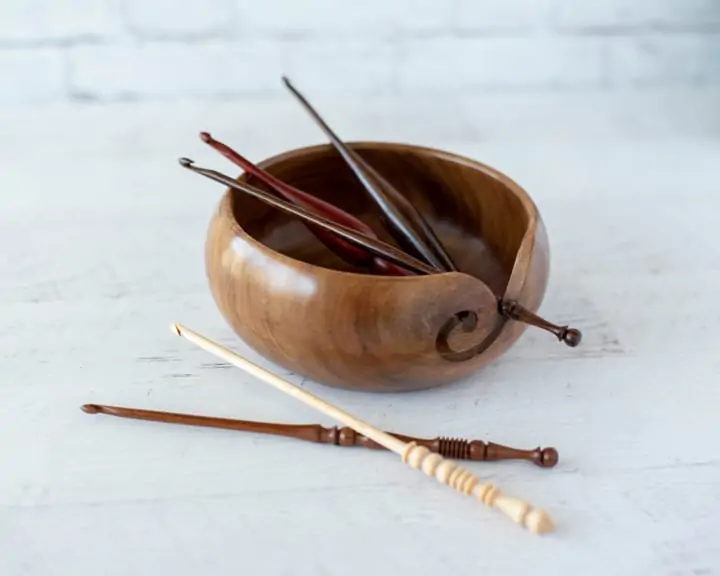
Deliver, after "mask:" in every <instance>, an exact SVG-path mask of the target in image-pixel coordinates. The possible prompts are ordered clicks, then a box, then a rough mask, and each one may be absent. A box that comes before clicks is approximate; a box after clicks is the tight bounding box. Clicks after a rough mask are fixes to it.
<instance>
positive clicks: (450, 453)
mask: <svg viewBox="0 0 720 576" xmlns="http://www.w3.org/2000/svg"><path fill="white" fill-rule="evenodd" d="M81 408H82V410H83V411H84V412H87V413H88V414H109V415H111V416H119V417H121V418H133V419H136V420H150V421H153V422H164V423H167V424H186V425H189V426H205V427H209V428H225V429H228V430H239V431H243V432H258V433H261V434H274V435H276V436H288V437H290V438H296V439H298V440H305V441H307V442H316V443H318V444H334V445H335V446H362V447H363V448H371V449H374V450H385V448H384V447H383V446H381V445H380V444H377V443H376V442H374V441H372V440H370V439H369V438H367V437H366V436H363V435H362V434H359V433H357V432H356V431H355V430H353V429H352V428H350V427H348V426H344V427H342V428H338V427H337V426H333V427H331V428H326V427H324V426H320V425H319V424H276V423H272V422H253V421H249V420H232V419H229V418H212V417H209V416H198V415H195V414H177V413H173V412H159V411H156V410H140V409H137V408H123V407H120V406H106V405H103V404H84V405H83V406H82V407H81ZM389 434H392V435H393V436H395V437H396V438H399V439H400V440H402V441H404V442H416V443H417V444H419V445H421V446H425V447H426V448H428V449H430V450H432V451H433V452H437V453H438V454H440V455H441V456H444V457H445V458H454V459H456V460H474V461H488V462H489V461H497V460H528V461H530V462H532V463H533V464H535V465H537V466H540V467H541V468H552V467H553V466H555V464H557V462H558V453H557V450H555V448H540V447H537V448H535V449H534V450H519V449H517V448H511V447H509V446H503V445H501V444H494V443H493V442H483V441H481V440H463V439H461V438H433V439H426V438H414V437H412V436H404V435H402V434H395V433H394V432H389Z"/></svg>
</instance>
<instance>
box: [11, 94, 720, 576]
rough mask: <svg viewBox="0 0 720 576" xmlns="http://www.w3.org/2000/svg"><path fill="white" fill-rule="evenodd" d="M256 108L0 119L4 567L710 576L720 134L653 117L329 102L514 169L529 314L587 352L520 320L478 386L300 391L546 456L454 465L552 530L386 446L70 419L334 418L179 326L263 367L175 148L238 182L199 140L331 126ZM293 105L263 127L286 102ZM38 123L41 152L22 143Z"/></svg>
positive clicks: (350, 134) (362, 127) (396, 420)
mask: <svg viewBox="0 0 720 576" xmlns="http://www.w3.org/2000/svg"><path fill="white" fill-rule="evenodd" d="M258 106H259V105H258ZM418 107H419V108H421V107H422V105H418ZM260 108H261V109H262V111H263V112H262V114H259V113H258V114H256V115H255V117H254V116H253V112H252V108H250V109H249V110H248V106H246V107H245V108H241V109H240V108H238V109H233V108H232V107H225V108H222V109H221V111H222V114H221V113H220V112H219V111H218V110H207V109H201V108H198V109H191V108H189V107H188V108H180V110H181V111H183V112H184V113H185V114H184V115H182V116H171V115H170V113H169V112H168V111H164V110H157V109H155V110H152V109H150V110H146V109H144V108H143V109H139V111H137V110H136V111H133V112H128V111H126V110H125V109H124V108H122V107H119V108H117V109H116V110H110V111H103V112H100V111H94V112H93V111H90V112H87V111H86V112H84V113H75V114H72V113H70V112H68V114H69V115H65V114H64V112H63V111H60V112H56V113H48V114H46V115H40V114H38V115H36V116H35V117H33V116H26V117H22V118H15V119H13V118H6V119H3V123H4V126H3V130H2V133H3V135H0V152H1V154H0V245H1V246H2V250H1V251H0V574H1V575H2V576H16V575H20V574H23V575H24V574H27V575H33V576H50V575H55V574H58V575H66V574H73V575H76V576H79V575H85V574H97V573H103V574H106V575H107V576H114V575H118V576H120V575H122V576H126V575H128V574H133V575H151V574H152V575H157V574H176V575H191V574H229V573H238V574H239V573H242V574H266V573H267V574H283V575H284V574H292V575H312V576H317V575H320V574H349V575H365V574H458V575H459V574H463V575H465V574H468V575H469V574H473V575H474V574H479V573H481V572H486V573H488V574H507V575H512V574H518V575H519V574H548V575H554V574H583V575H595V574H597V575H604V576H605V575H608V574H648V575H649V574H652V575H668V576H679V575H686V574H687V575H692V576H705V575H711V574H718V572H720V548H719V547H718V543H717V542H718V540H717V538H718V534H720V519H719V518H720V516H719V515H718V511H719V510H720V447H718V445H719V443H720V425H719V424H718V418H717V409H718V405H720V386H719V383H720V378H719V376H720V352H719V350H720V336H719V335H718V334H719V332H718V329H719V328H720V312H718V308H717V300H718V294H720V233H719V232H718V230H719V229H720V226H719V225H720V216H718V212H719V211H720V196H719V195H718V182H720V143H719V141H718V140H716V139H713V138H711V137H702V135H700V136H698V135H697V134H695V135H692V134H691V135H688V134H683V133H679V132H678V133H677V134H674V133H672V132H667V131H665V132H664V131H663V130H664V128H661V129H659V130H658V133H656V134H652V133H651V132H648V133H646V134H645V135H644V137H642V138H637V137H636V138H634V139H629V138H627V137H624V138H622V139H617V138H610V137H609V136H608V135H607V134H604V135H603V136H602V138H600V139H596V138H595V136H597V131H598V130H596V133H595V136H593V137H586V138H584V139H581V140H577V139H567V138H564V139H561V138H556V137H555V136H557V134H558V133H560V132H563V131H564V133H565V134H570V133H572V130H573V127H572V125H565V126H557V130H556V131H554V132H553V131H548V132H547V133H546V134H547V136H548V139H546V140H540V139H537V138H534V139H531V140H523V139H522V138H519V137H518V138H516V137H514V136H515V135H514V134H510V135H509V137H504V138H503V137H502V135H500V137H498V138H496V139H492V140H487V141H484V140H482V138H481V137H479V134H478V132H481V131H482V128H481V127H478V126H479V122H478V123H476V124H475V125H474V127H473V125H472V123H471V122H461V121H460V120H458V118H459V116H458V115H456V114H458V113H457V111H456V110H452V111H450V110H448V111H446V112H445V116H444V117H443V118H444V119H445V120H448V121H450V124H449V125H448V126H449V127H448V126H441V125H440V124H439V123H436V124H433V123H432V122H429V124H428V123H426V124H423V123H422V122H421V121H420V117H419V115H416V117H415V118H413V117H412V116H411V113H410V112H406V114H405V116H402V117H391V116H390V114H391V113H392V112H396V111H398V110H399V108H398V109H395V108H387V109H384V110H385V113H386V116H383V115H382V114H378V115H376V116H375V117H374V121H373V122H367V121H366V120H367V118H359V119H356V122H355V123H354V124H353V121H352V118H350V117H343V118H341V119H340V120H336V119H335V118H337V117H336V116H333V115H332V114H329V120H331V122H332V123H334V124H335V126H336V127H338V128H342V129H341V130H340V132H341V134H342V135H343V136H345V137H346V138H348V139H350V138H354V137H355V136H358V137H373V135H375V134H379V135H380V136H379V137H380V138H383V139H387V138H392V137H393V135H396V138H397V139H398V140H410V141H413V142H419V143H426V144H431V145H435V146H439V147H443V148H447V149H450V150H453V151H457V152H461V153H465V154H468V155H470V156H472V157H474V158H477V159H480V160H483V161H486V162H488V163H490V164H493V165H495V166H496V167H498V168H500V169H501V170H504V171H506V172H507V173H508V174H510V175H511V176H512V177H514V178H515V179H516V180H517V181H518V182H520V183H521V184H522V185H524V186H525V187H526V188H527V189H528V190H529V191H530V193H531V194H532V195H533V197H534V198H535V199H536V200H537V203H538V206H539V208H540V210H541V213H542V215H543V217H544V218H545V220H546V223H547V226H548V230H549V234H550V240H551V243H552V244H551V247H552V276H551V282H550V286H549V289H548V295H547V299H546V301H545V303H544V305H543V307H542V313H543V314H544V315H546V316H547V317H549V318H552V319H555V320H557V321H560V322H563V321H568V322H570V323H572V324H573V325H577V326H578V327H580V328H581V329H582V330H583V331H584V333H585V342H584V344H583V346H582V347H581V348H579V349H577V350H570V349H567V348H565V347H563V346H561V345H559V344H558V343H556V342H555V341H553V340H552V338H550V337H548V336H546V335H545V334H544V333H540V332H537V331H532V330H531V331H529V332H528V333H527V335H526V336H525V337H524V338H523V339H522V340H521V341H520V342H519V343H518V344H517V345H516V346H515V347H514V348H513V349H512V350H511V351H510V352H509V353H508V354H507V355H506V356H505V357H503V358H502V359H501V360H499V361H498V362H496V363H495V364H494V365H492V366H491V367H489V368H488V369H487V370H485V371H484V372H482V373H480V374H478V375H477V377H476V378H473V379H471V380H469V381H466V382H461V383H458V384H457V385H454V386H450V387H447V388H443V389H438V390H435V391H430V392H425V393H417V394H407V395H380V396H378V395H370V394H359V393H351V392H343V391H337V390H330V389H325V388H322V387H319V386H317V385H315V384H313V383H311V382H307V383H305V385H306V386H307V387H308V388H310V389H311V390H313V391H314V392H317V393H318V394H322V395H323V396H324V397H325V398H327V399H328V400H330V401H332V402H335V403H337V404H338V405H340V406H342V407H344V408H346V409H348V410H349V411H351V412H353V413H355V414H357V415H358V416H359V417H361V418H365V419H367V420H368V421H370V422H372V423H374V424H376V425H378V426H381V427H384V428H387V429H391V430H396V431H402V432H406V433H409V434H417V435H428V436H432V435H437V434H446V435H457V436H461V435H464V436H472V437H479V438H482V439H486V440H493V441H496V442H501V443H507V444H513V445H518V446H524V447H528V448H530V447H534V446H535V445H538V444H541V445H554V446H556V447H557V448H558V450H559V452H560V463H559V465H558V466H557V467H556V468H555V469H553V470H541V469H538V468H535V467H533V466H532V465H530V464H527V463H520V462H508V463H497V464H482V463H477V464H471V467H472V469H473V470H474V471H475V472H476V473H477V474H478V475H479V476H481V477H484V478H489V479H491V480H492V481H493V482H495V483H497V485H498V486H500V487H501V488H502V489H504V490H507V491H508V492H510V493H514V494H517V495H518V496H520V497H522V498H526V499H528V500H529V501H531V502H533V503H534V504H536V505H540V506H543V507H545V508H546V509H547V510H548V511H549V512H550V513H551V514H552V516H553V518H554V519H555V521H556V522H557V526H558V531H557V532H556V533H555V534H553V535H551V536H549V537H543V538H540V537H537V536H533V535H531V534H528V533H526V532H524V531H522V530H521V529H519V528H518V527H517V526H516V525H514V524H513V523H512V522H510V521H508V520H507V519H506V518H504V517H503V516H502V515H501V514H499V513H495V512H493V511H490V510H488V509H486V508H484V507H483V506H481V505H473V504H472V502H471V501H469V500H468V499H466V498H464V497H461V496H459V495H456V494H454V493H452V491H450V490H448V488H447V487H444V486H441V485H439V484H437V483H435V482H433V481H431V480H429V479H427V478H426V477H424V476H423V475H422V474H419V473H417V472H415V471H412V470H410V469H408V468H407V467H406V466H403V465H402V464H401V463H400V462H399V461H398V460H397V458H396V457H395V456H394V455H392V454H389V453H378V452H372V451H364V450H362V449H356V450H352V449H333V448H330V447H324V446H315V445H312V444H306V443H301V442H297V441H293V440H289V439H287V440H286V439H280V438H275V437H270V436H260V435H252V434H242V433H235V432H230V431H220V430H210V429H193V428H189V427H181V426H170V425H162V424H154V423H146V422H139V421H130V420H121V419H114V418H110V417H103V416H94V417H93V416H88V415H86V414H84V413H82V412H81V411H80V409H79V407H80V405H81V404H83V403H85V402H104V403H111V404H121V405H127V406H135V407H145V408H151V409H160V410H174V411H188V412H198V413H202V414H208V415H218V416H228V417H237V418H248V419H267V420H278V421H283V420H284V421H292V422H322V423H324V424H329V425H331V424H333V422H330V421H328V420H326V419H324V418H323V417H321V416H318V414H316V413H314V412H312V411H310V409H309V408H306V407H304V406H303V405H301V404H299V403H298V402H296V401H294V400H293V399H291V398H286V397H284V396H282V395H281V394H280V393H279V392H277V391H275V390H273V389H271V388H269V387H267V386H266V385H263V384H261V383H259V382H255V381H253V380H251V379H249V378H248V377H245V376H244V374H242V373H241V372H240V371H238V370H235V369H232V368H227V367H225V366H222V365H220V364H218V363H217V362H216V361H215V359H214V358H213V357H210V356H209V355H207V354H206V353H204V352H203V351H201V350H199V349H197V348H195V347H194V346H192V345H190V344H189V343H188V342H186V341H184V340H183V339H180V338H178V337H177V336H174V335H172V334H171V333H170V331H169V329H168V325H169V324H170V323H171V322H173V321H180V322H183V323H184V324H186V325H187V326H189V327H191V328H193V329H195V330H198V331H200V332H202V333H205V334H207V335H208V336H209V337H211V338H214V339H218V340H219V341H220V342H222V343H224V344H225V345H228V346H232V347H233V348H234V349H236V350H238V351H240V352H241V353H245V354H247V355H248V356H250V357H251V358H254V359H256V360H261V359H258V357H257V356H256V355H254V354H252V352H250V351H248V350H247V348H246V347H244V346H243V345H242V344H241V343H239V342H238V341H237V340H236V338H235V337H234V336H233V334H232V333H231V331H230V330H229V328H228V327H227V326H226V325H225V323H224V322H223V320H222V318H221V317H220V316H219V314H218V312H217V310H216V308H215V306H214V305H213V303H212V300H211V297H210V295H209V292H208V290H207V287H206V282H205V278H204V272H203V262H202V245H203V241H204V233H205V227H206V224H207V220H208V217H209V215H210V213H211V211H212V210H213V208H214V206H215V202H216V201H217V198H218V195H219V193H220V190H219V189H218V188H217V187H215V186H214V185H213V184H211V183H209V182H206V181H204V180H203V179H201V178H200V177H196V176H194V175H192V174H189V173H187V172H185V171H183V170H182V169H180V168H179V167H178V166H177V163H176V158H177V157H178V156H182V155H187V156H191V157H194V158H195V159H197V160H198V162H200V161H202V162H203V163H205V164H208V165H212V166H215V167H219V168H221V169H223V170H226V171H229V172H232V171H233V170H232V167H230V166H229V164H227V163H225V162H224V161H223V160H221V159H219V158H218V157H217V156H214V155H213V154H211V153H209V152H208V150H207V149H206V148H205V147H204V146H203V145H201V143H200V142H199V140H198V139H197V136H196V134H197V131H199V130H201V129H210V130H213V131H215V132H216V135H217V136H218V137H221V138H223V139H225V140H227V141H229V142H231V143H232V144H233V145H235V146H237V147H238V148H239V149H240V150H242V151H243V152H244V153H246V154H247V155H248V156H250V157H251V158H254V159H260V158H262V157H263V156H265V155H267V154H271V153H274V152H277V151H280V150H283V149H285V148H288V147H291V146H295V145H298V144H306V143H314V142H318V141H322V140H323V139H322V136H321V135H320V134H319V133H318V132H317V131H316V130H315V129H313V127H312V125H311V124H310V123H309V121H308V120H307V118H305V117H304V116H302V115H301V114H300V113H299V112H297V110H295V112H297V114H296V116H295V118H296V119H295V123H294V124H292V123H291V124H290V125H289V126H286V125H283V126H280V125H277V124H276V125H275V127H274V128H273V130H261V129H260V124H259V122H260V120H261V119H263V118H265V119H267V118H272V117H273V115H272V114H270V112H271V111H272V110H271V108H269V107H266V106H260ZM283 110H284V112H282V113H280V112H278V113H277V115H275V116H274V117H275V118H277V117H278V115H281V116H282V114H284V116H282V117H283V118H284V119H285V118H286V117H288V118H289V117H291V116H292V114H291V113H288V114H285V112H286V111H287V110H286V109H283ZM471 110H472V108H471V107H466V108H465V109H464V111H462V112H460V113H459V114H465V120H467V119H468V118H469V117H472V114H470V112H469V111H471ZM576 110H579V108H576ZM177 111H178V110H175V112H177ZM588 116H590V115H588ZM383 119H384V120H385V121H388V122H385V121H381V120H383ZM588 119H589V118H588ZM361 120H363V122H361ZM415 120H417V122H416V121H415ZM453 120H457V122H455V124H452V121H453ZM484 120H488V118H487V117H485V118H484ZM650 120H651V119H648V118H644V119H642V118H638V123H637V125H640V124H642V123H643V122H644V123H645V125H646V126H650V125H651V122H650ZM392 121H397V122H396V124H394V125H393V124H392ZM662 121H665V124H664V127H667V118H662V117H659V116H658V122H662ZM75 122H79V124H77V125H76V128H75V132H73V130H72V127H73V125H74V123H75ZM589 122H592V119H589ZM227 126H229V127H227ZM393 126H395V127H397V131H396V132H394V131H393ZM636 127H637V126H636ZM595 128H596V129H600V125H599V124H598V125H596V126H595ZM616 128H617V129H618V132H619V133H624V134H626V133H627V130H628V126H627V125H618V126H616ZM157 129H161V132H159V133H158V132H156V133H152V131H153V130H157ZM571 135H572V134H571ZM575 135H577V134H575ZM32 136H35V137H42V138H44V142H42V143H41V144H40V151H44V152H47V153H49V152H51V151H52V152H53V153H54V154H55V155H54V157H42V158H40V157H37V158H31V156H30V152H31V149H30V148H29V145H30V141H29V138H30V137H32ZM81 162H84V163H86V167H87V173H82V172H81ZM101 179H102V180H103V182H100V180H101ZM261 361H262V360H261ZM266 365H268V364H266ZM271 367H272V366H271ZM289 377H290V378H291V379H293V380H294V381H298V380H299V379H298V378H297V376H293V375H290V376H289ZM291 467H292V470H293V472H290V470H291Z"/></svg>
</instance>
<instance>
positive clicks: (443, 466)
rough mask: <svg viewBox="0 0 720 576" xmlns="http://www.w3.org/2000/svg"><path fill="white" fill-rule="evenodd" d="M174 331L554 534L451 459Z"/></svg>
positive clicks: (544, 519) (539, 514) (543, 519)
mask: <svg viewBox="0 0 720 576" xmlns="http://www.w3.org/2000/svg"><path fill="white" fill-rule="evenodd" d="M172 330H173V332H175V333H177V334H178V335H179V336H183V337H184V338H186V339H188V340H190V341H191V342H193V343H194V344H196V345H197V346H199V347H200V348H202V349H204V350H206V351H207V352H210V353H211V354H214V355H215V356H218V357H219V358H222V359H223V360H225V361H226V362H229V363H230V364H233V365H234V366H236V367H238V368H240V369H241V370H244V371H245V372H247V373H249V374H251V375H253V376H255V377H256V378H258V379H260V380H262V381H263V382H265V383H266V384H270V385H271V386H273V387H275V388H277V389H278V390H281V391H282V392H285V393H286V394H288V395H290V396H293V397H294V398H296V399H298V400H300V401H301V402H304V403H305V404H307V405H308V406H311V407H313V408H315V409H316V410H318V411H320V412H322V413H323V414H325V415H327V416H330V417H331V418H334V419H336V420H338V421H339V422H342V423H343V424H345V425H346V426H349V427H350V428H352V429H354V430H355V431H357V432H359V433H360V434H364V435H365V436H367V437H368V438H370V439H372V440H374V441H375V442H377V443H378V444H381V445H382V446H384V447H385V448H387V449H388V450H391V451H392V452H395V453H397V454H399V455H400V456H401V458H402V461H403V462H404V463H406V464H408V465H409V466H410V467H412V468H415V469H420V470H422V471H423V472H424V473H425V474H427V475H428V476H434V477H435V478H436V479H437V480H438V482H441V483H443V484H447V485H448V486H451V487H452V488H454V489H455V490H457V491H458V492H462V493H463V494H466V495H468V496H470V495H472V496H474V497H475V498H477V499H478V500H480V501H481V502H482V503H483V504H485V505H486V506H489V507H492V508H497V509H498V510H500V511H501V512H503V513H504V514H505V515H507V516H508V517H509V518H510V519H511V520H513V522H516V523H517V524H520V525H521V526H523V527H525V528H527V529H528V530H530V531H531V532H534V533H536V534H539V533H545V532H551V531H553V530H554V529H555V527H554V525H553V522H552V520H551V519H550V517H549V516H548V515H547V514H546V513H545V512H544V511H543V510H540V509H537V508H533V507H532V506H531V505H530V504H528V503H527V502H523V501H522V500H519V499H517V498H513V497H510V496H506V495H505V494H503V493H502V492H501V491H500V490H499V489H498V488H496V487H495V486H493V485H492V484H490V483H489V482H485V483H482V482H480V480H479V479H478V478H476V477H475V476H474V475H473V474H472V473H470V472H469V471H467V470H465V469H464V468H462V467H461V466H458V465H457V464H456V463H455V462H454V461H452V460H447V459H445V458H443V457H442V456H440V455H439V454H436V453H435V452H431V451H430V450H429V449H428V448H425V447H424V446H419V445H418V444H416V443H415V442H403V441H402V440H399V439H398V438H395V437H394V436H391V435H390V434H388V433H387V432H384V431H382V430H379V429H378V428H375V427H374V426H371V425H370V424H367V423H365V422H362V421H361V420H358V419H357V418H355V417H354V416H352V415H350V414H348V413H347V412H345V411H343V410H341V409H340V408H337V407H335V406H333V405H332V404H328V403H327V402H325V401H324V400H322V399H320V398H318V397H317V396H315V395H314V394H311V393H310V392H307V391H305V390H303V389H302V388H299V387H297V386H295V385H294V384H291V383H290V382H288V381H287V380H284V379H282V378H280V377H279V376H276V375H275V374H272V373H271V372H268V371H267V370H265V369H264V368H261V367H260V366H258V365H257V364H254V363H253V362H250V361H249V360H246V359H244V358H242V357H241V356H239V355H237V354H235V353H234V352H231V351H230V350H228V349H226V348H223V347H222V346H220V345H219V344H217V343H215V342H212V341H211V340H208V339H207V338H205V337H204V336H201V335H200V334H198V333H196V332H193V331H192V330H190V329H188V328H185V327H184V326H182V325H180V324H173V326H172Z"/></svg>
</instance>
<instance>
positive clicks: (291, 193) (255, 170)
mask: <svg viewBox="0 0 720 576" xmlns="http://www.w3.org/2000/svg"><path fill="white" fill-rule="evenodd" d="M200 139H201V140H202V141H203V142H205V143H206V144H208V145H209V146H210V147H211V148H213V149H214V150H216V151H218V152H220V154H222V155H223V156H225V157H226V158H227V159H228V160H230V161H231V162H232V163H233V164H236V165H237V166H239V167H240V168H242V169H243V170H245V172H247V173H248V174H250V175H252V176H254V177H255V178H257V179H258V180H260V182H262V183H263V184H265V185H267V186H269V187H270V188H271V189H272V190H274V191H275V192H277V193H278V194H280V195H281V196H282V197H283V198H285V199H286V200H288V201H290V202H292V203H293V204H295V205H298V206H301V207H303V208H305V209H307V210H309V211H311V212H314V213H315V214H318V215H319V216H323V217H325V218H327V219H328V220H330V221H332V222H334V223H336V224H340V225H342V226H347V227H348V228H351V229H353V230H356V231H357V232H360V233H362V234H364V235H366V236H370V237H371V238H377V235H376V234H375V232H374V231H373V230H372V228H370V226H368V225H367V224H365V223H364V222H363V221H361V220H359V219H358V218H355V216H352V215H351V214H348V213H347V212H345V211H344V210H341V209H340V208H338V207H337V206H333V205H332V204H329V203H328V202H325V201H324V200H321V199H320V198H317V197H315V196H312V195H311V194H307V193H305V192H303V191H302V190H298V189H297V188H295V187H293V186H290V185H289V184H287V183H285V182H283V181H282V180H280V179H278V178H276V177H275V176H273V175H272V174H270V173H269V172H266V171H265V170H263V169H261V168H259V167H258V166H256V165H255V164H253V163H252V162H250V160H248V159H247V158H245V157H244V156H242V155H241V154H239V153H238V152H236V151H235V150H233V149H232V148H230V146H228V145H227V144H224V143H222V142H220V141H218V140H215V139H214V138H213V137H212V136H211V135H210V134H209V133H208V132H200ZM306 226H307V227H308V228H309V229H310V230H311V231H312V232H313V234H315V236H316V237H317V238H318V240H320V241H321V242H322V243H323V244H325V246H327V247H328V248H329V249H330V250H332V251H333V252H335V254H337V255H338V256H340V257H341V258H342V259H343V260H345V261H346V262H348V263H350V264H354V265H356V266H361V267H365V268H368V269H369V270H370V271H372V272H374V273H376V274H384V275H388V276H408V275H412V272H410V271H409V270H406V269H405V268H401V267H399V266H396V265H394V264H393V263H391V262H387V261H385V260H383V259H382V258H378V257H377V256H375V255H373V254H370V253H368V252H367V251H365V250H363V249H362V248H361V247H359V246H354V245H352V244H349V243H348V242H345V241H344V240H342V239H341V238H338V237H337V236H336V235H334V234H332V233H331V232H328V231H327V230H323V229H321V228H318V227H317V226H313V225H312V224H308V223H306Z"/></svg>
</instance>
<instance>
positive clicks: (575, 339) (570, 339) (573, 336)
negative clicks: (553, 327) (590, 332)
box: [562, 328, 582, 348]
mask: <svg viewBox="0 0 720 576" xmlns="http://www.w3.org/2000/svg"><path fill="white" fill-rule="evenodd" d="M562 341H563V342H565V344H567V345H568V346H570V348H575V347H576V346H578V345H579V344H580V342H582V332H580V330H577V329H575V328H570V329H568V330H566V331H565V333H564V334H563V336H562Z"/></svg>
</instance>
